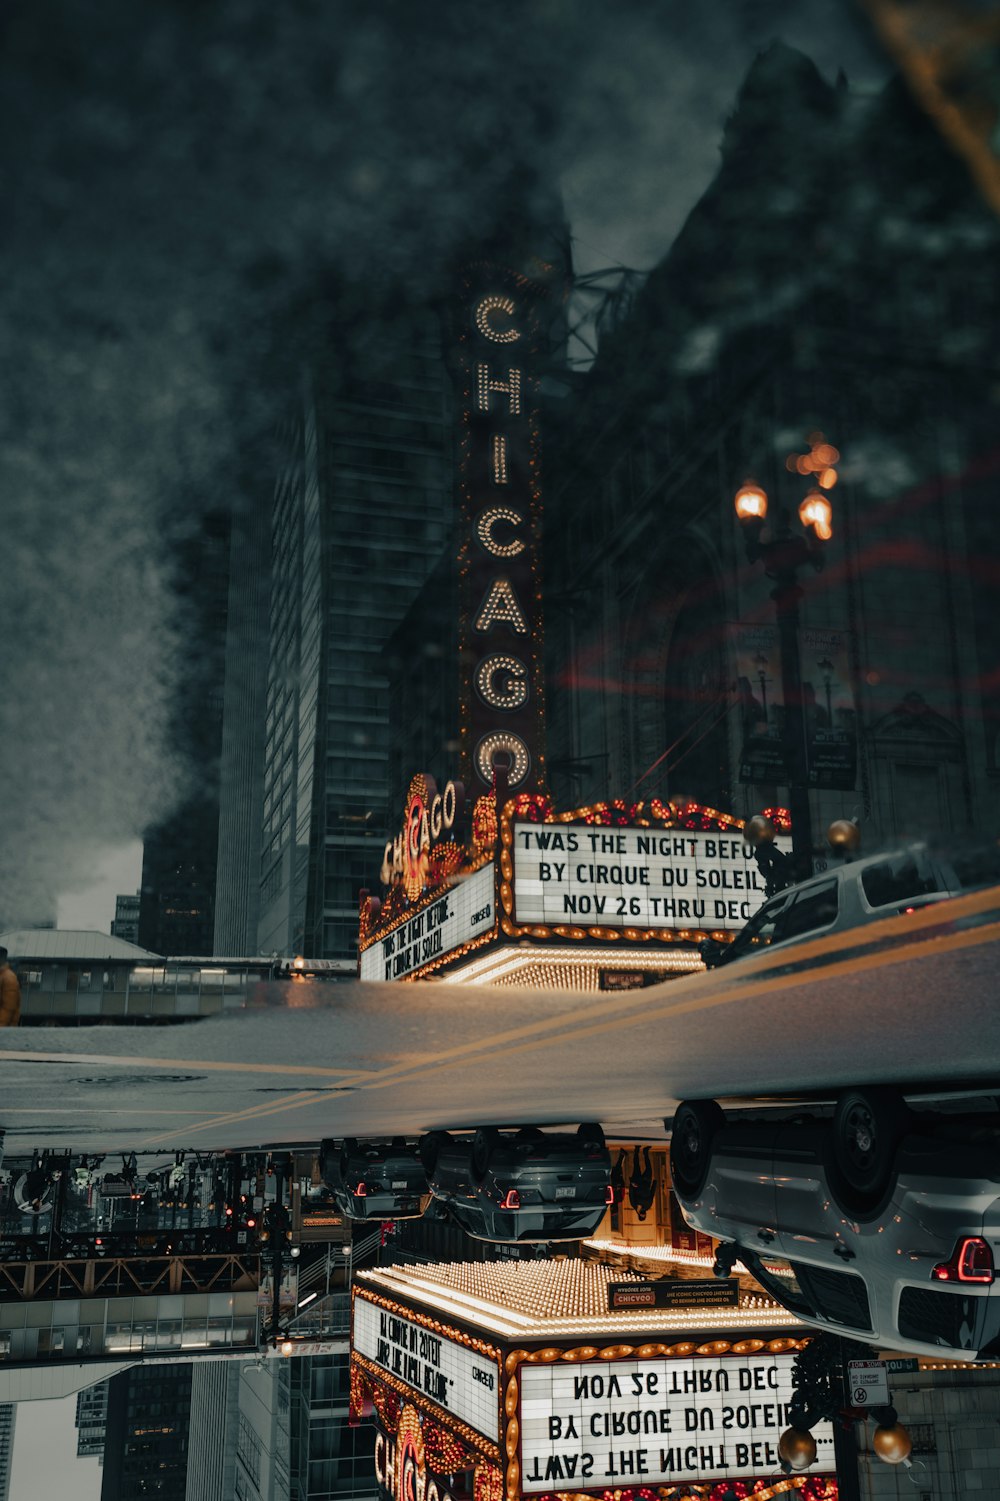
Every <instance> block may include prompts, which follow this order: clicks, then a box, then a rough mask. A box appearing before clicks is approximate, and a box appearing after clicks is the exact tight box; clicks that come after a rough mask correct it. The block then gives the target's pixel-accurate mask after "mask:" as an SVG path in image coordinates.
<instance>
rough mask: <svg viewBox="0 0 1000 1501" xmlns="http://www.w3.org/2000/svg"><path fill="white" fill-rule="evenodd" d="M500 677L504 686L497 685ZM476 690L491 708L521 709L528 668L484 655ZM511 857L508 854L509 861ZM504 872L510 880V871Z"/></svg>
mask: <svg viewBox="0 0 1000 1501" xmlns="http://www.w3.org/2000/svg"><path fill="white" fill-rule="evenodd" d="M498 677H501V681H502V686H498V685H497V681H496V680H497V678H498ZM476 692H477V693H478V694H479V696H480V698H481V699H482V700H483V703H485V704H488V705H489V706H490V708H491V709H507V710H511V709H520V708H521V707H522V705H523V704H526V703H527V701H528V671H527V668H526V667H525V665H524V663H523V662H522V661H521V660H520V659H519V658H518V657H510V656H506V655H504V654H503V653H499V652H498V653H495V654H494V655H493V656H490V657H484V658H483V660H482V661H481V662H480V664H479V666H478V667H477V668H476ZM505 853H506V852H505ZM509 859H510V857H509V856H507V860H508V863H509ZM504 874H505V875H507V878H508V880H509V879H510V874H509V872H507V871H505V872H504Z"/></svg>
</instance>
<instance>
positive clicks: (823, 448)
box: [812, 443, 840, 469]
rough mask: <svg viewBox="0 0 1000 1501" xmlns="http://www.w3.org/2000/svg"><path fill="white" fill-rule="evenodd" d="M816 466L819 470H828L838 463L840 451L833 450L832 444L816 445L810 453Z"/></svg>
mask: <svg viewBox="0 0 1000 1501" xmlns="http://www.w3.org/2000/svg"><path fill="white" fill-rule="evenodd" d="M812 456H813V459H814V461H815V463H816V465H817V466H818V467H819V468H821V469H830V468H832V467H833V465H834V464H838V463H839V462H840V450H839V449H838V448H834V446H833V444H832V443H816V444H814V446H813V451H812Z"/></svg>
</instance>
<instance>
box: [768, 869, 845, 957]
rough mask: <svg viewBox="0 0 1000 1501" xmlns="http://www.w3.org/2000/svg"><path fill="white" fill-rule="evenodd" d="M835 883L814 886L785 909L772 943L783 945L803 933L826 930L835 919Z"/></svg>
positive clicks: (836, 890)
mask: <svg viewBox="0 0 1000 1501" xmlns="http://www.w3.org/2000/svg"><path fill="white" fill-rule="evenodd" d="M838 885H839V883H838V882H837V881H826V882H824V884H823V885H822V886H814V887H813V888H812V890H810V891H804V892H802V893H801V895H800V896H799V897H798V898H797V899H796V900H795V901H793V902H792V903H791V905H790V906H788V907H786V908H785V911H784V912H783V914H782V916H781V921H780V922H778V923H777V924H776V926H775V932H774V938H773V940H772V942H774V943H784V941H785V940H786V939H788V938H799V937H801V935H802V934H804V933H815V932H818V931H819V930H820V929H821V928H828V927H829V926H830V924H831V923H833V922H835V921H836V917H837V895H838Z"/></svg>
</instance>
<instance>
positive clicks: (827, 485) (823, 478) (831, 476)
mask: <svg viewBox="0 0 1000 1501" xmlns="http://www.w3.org/2000/svg"><path fill="white" fill-rule="evenodd" d="M819 483H820V485H822V487H823V489H824V490H832V489H833V487H834V485H835V484H836V483H837V471H836V469H824V470H823V473H822V474H821V475H820V477H819Z"/></svg>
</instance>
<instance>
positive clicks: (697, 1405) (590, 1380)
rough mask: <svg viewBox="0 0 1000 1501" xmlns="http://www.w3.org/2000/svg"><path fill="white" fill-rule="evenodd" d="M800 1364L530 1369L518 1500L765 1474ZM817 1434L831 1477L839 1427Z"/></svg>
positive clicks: (675, 1361) (718, 1361) (741, 1360)
mask: <svg viewBox="0 0 1000 1501" xmlns="http://www.w3.org/2000/svg"><path fill="white" fill-rule="evenodd" d="M792 1361H793V1358H792V1356H791V1355H783V1354H772V1353H769V1352H767V1351H758V1352H757V1353H756V1354H749V1355H722V1356H711V1355H706V1356H696V1357H694V1358H688V1359H685V1358H678V1357H668V1358H661V1359H653V1360H617V1361H606V1360H604V1361H602V1360H588V1361H581V1362H578V1363H574V1362H567V1363H565V1364H564V1363H563V1362H562V1361H559V1362H558V1363H556V1362H553V1363H551V1364H545V1365H528V1364H525V1365H523V1366H522V1367H521V1370H520V1381H521V1423H520V1431H521V1476H520V1484H521V1491H522V1494H523V1495H540V1494H542V1493H544V1492H550V1491H565V1490H570V1489H572V1490H586V1491H590V1490H594V1491H606V1490H609V1489H615V1488H617V1487H622V1486H644V1485H656V1484H660V1483H669V1484H679V1483H682V1482H685V1481H700V1480H746V1479H752V1478H753V1477H755V1476H759V1475H762V1474H768V1473H769V1472H772V1471H774V1470H775V1469H777V1467H778V1464H779V1459H778V1439H779V1437H780V1435H781V1433H782V1432H783V1430H784V1429H785V1428H787V1427H788V1426H789V1419H788V1408H789V1404H790V1403H791V1400H792ZM813 1437H814V1438H815V1440H816V1444H817V1450H818V1454H817V1461H816V1464H815V1466H814V1471H813V1472H814V1473H823V1472H824V1471H826V1472H828V1473H830V1474H833V1473H835V1470H836V1463H835V1460H834V1452H833V1429H832V1426H831V1424H830V1423H819V1424H817V1425H816V1427H815V1428H814V1429H813Z"/></svg>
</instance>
